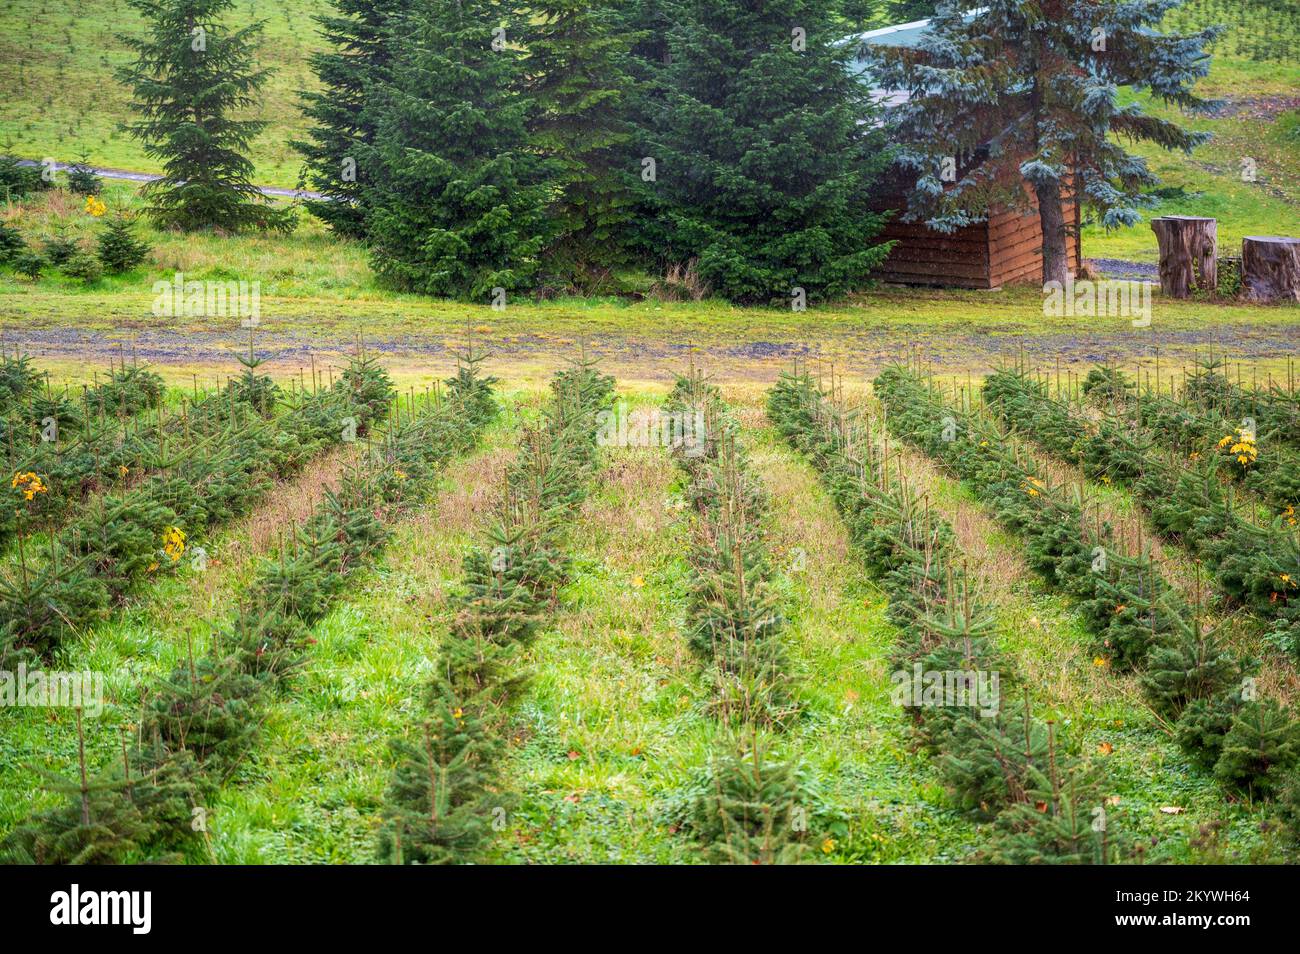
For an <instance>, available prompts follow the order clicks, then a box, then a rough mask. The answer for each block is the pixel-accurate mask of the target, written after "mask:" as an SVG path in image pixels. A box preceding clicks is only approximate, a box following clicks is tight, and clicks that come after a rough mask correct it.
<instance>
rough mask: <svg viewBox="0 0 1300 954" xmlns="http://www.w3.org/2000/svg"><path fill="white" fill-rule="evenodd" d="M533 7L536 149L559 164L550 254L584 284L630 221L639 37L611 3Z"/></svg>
mask: <svg viewBox="0 0 1300 954" xmlns="http://www.w3.org/2000/svg"><path fill="white" fill-rule="evenodd" d="M529 11H530V14H531V18H530V25H529V26H528V28H527V33H526V35H525V39H524V43H525V45H526V46H527V48H528V58H527V60H525V62H524V69H525V70H526V73H527V76H526V92H527V96H528V97H529V99H530V101H531V107H532V114H531V121H530V123H529V132H530V135H531V139H532V145H533V148H534V149H536V150H537V151H538V152H540V153H541V154H542V155H544V156H547V157H549V158H552V159H553V160H554V161H555V162H556V163H557V164H558V167H559V171H558V172H557V179H558V182H557V184H558V186H559V188H560V190H561V191H560V194H559V196H558V197H557V199H556V201H555V203H554V205H553V207H552V210H551V215H552V216H553V217H554V219H555V222H556V227H557V230H558V234H557V235H556V236H555V238H554V240H553V241H552V243H551V245H550V248H549V249H548V252H547V257H548V258H549V259H550V260H551V267H552V268H553V269H555V270H557V271H558V272H559V273H560V274H561V275H562V276H569V277H572V278H574V279H576V280H578V281H579V282H581V280H582V276H583V272H585V271H587V270H589V269H591V268H599V267H600V266H609V265H615V264H618V262H619V260H620V259H621V257H622V256H621V254H620V252H621V247H622V243H623V241H624V237H625V226H626V225H627V223H628V221H629V220H630V219H631V217H632V209H631V203H632V198H631V191H632V181H633V176H632V172H633V170H632V167H631V166H630V165H629V164H628V161H627V146H628V144H629V143H630V142H631V141H632V139H633V127H632V126H631V124H630V122H629V121H628V119H627V116H626V106H627V102H626V100H627V92H628V87H629V85H630V84H631V82H632V79H631V77H630V75H629V74H628V72H627V59H628V50H629V48H630V46H631V44H632V41H633V40H634V39H635V36H633V35H629V34H627V33H624V32H623V31H622V30H621V29H619V24H618V18H617V10H616V8H615V6H614V4H612V3H610V2H608V0H605V2H591V0H539V2H537V3H533V4H531V5H530V7H529Z"/></svg>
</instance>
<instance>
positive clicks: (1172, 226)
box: [1151, 215, 1219, 298]
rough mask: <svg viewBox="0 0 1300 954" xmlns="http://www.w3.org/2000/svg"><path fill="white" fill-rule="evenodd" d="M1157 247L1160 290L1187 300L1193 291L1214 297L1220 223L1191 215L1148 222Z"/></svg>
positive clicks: (1217, 277) (1217, 270)
mask: <svg viewBox="0 0 1300 954" xmlns="http://www.w3.org/2000/svg"><path fill="white" fill-rule="evenodd" d="M1151 230H1152V231H1153V232H1155V233H1156V241H1157V242H1158V243H1159V245H1160V290H1161V291H1162V292H1164V293H1165V294H1166V295H1168V296H1169V297H1171V298H1187V297H1188V296H1189V295H1191V293H1192V291H1193V290H1195V289H1200V290H1202V291H1208V292H1210V293H1211V294H1213V293H1214V292H1215V291H1216V290H1217V289H1218V287H1219V269H1218V264H1217V261H1216V256H1217V254H1218V249H1219V223H1218V222H1216V221H1215V220H1214V219H1202V218H1197V217H1196V216H1191V215H1162V216H1160V217H1159V218H1156V219H1152V220H1151Z"/></svg>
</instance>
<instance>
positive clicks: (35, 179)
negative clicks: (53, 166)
mask: <svg viewBox="0 0 1300 954" xmlns="http://www.w3.org/2000/svg"><path fill="white" fill-rule="evenodd" d="M49 187H50V184H49V183H48V182H46V181H45V180H44V179H42V178H41V171H40V167H39V166H20V165H19V164H18V160H17V159H15V158H13V157H12V156H0V197H4V198H6V199H21V198H22V197H23V196H25V195H28V194H29V193H32V192H40V191H42V190H44V189H48V188H49Z"/></svg>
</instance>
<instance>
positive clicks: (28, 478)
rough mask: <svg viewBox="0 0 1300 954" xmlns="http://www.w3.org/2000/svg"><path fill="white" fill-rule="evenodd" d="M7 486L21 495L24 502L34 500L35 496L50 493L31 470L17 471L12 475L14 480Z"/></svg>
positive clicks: (38, 475)
mask: <svg viewBox="0 0 1300 954" xmlns="http://www.w3.org/2000/svg"><path fill="white" fill-rule="evenodd" d="M9 486H10V487H12V488H13V489H14V490H17V491H18V492H19V493H20V494H22V495H23V499H24V500H34V499H36V495H37V494H44V493H49V491H50V488H49V487H47V486H45V481H43V480H41V475H40V474H38V473H36V472H35V471H33V470H27V471H19V472H18V473H16V474H14V479H13V480H11V481H10V482H9Z"/></svg>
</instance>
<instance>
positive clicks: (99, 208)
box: [86, 195, 108, 218]
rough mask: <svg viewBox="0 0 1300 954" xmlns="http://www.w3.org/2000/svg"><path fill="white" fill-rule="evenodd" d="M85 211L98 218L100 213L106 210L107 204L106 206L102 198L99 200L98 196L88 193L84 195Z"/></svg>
mask: <svg viewBox="0 0 1300 954" xmlns="http://www.w3.org/2000/svg"><path fill="white" fill-rule="evenodd" d="M86 211H87V212H89V213H90V214H91V215H93V216H94V217H95V218H99V217H100V216H101V215H103V214H104V213H105V212H107V211H108V206H106V205H105V204H104V203H103V200H101V199H100V198H99V197H98V196H93V195H88V196H86Z"/></svg>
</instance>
